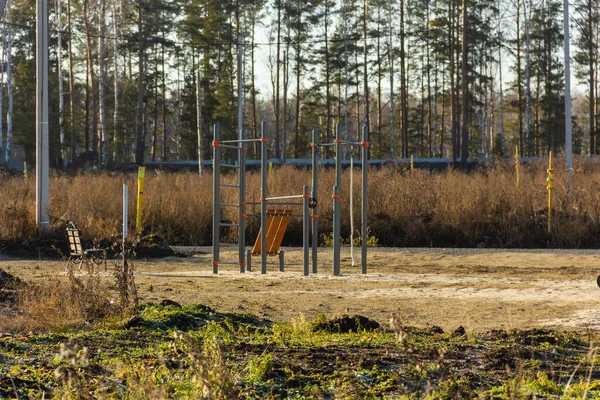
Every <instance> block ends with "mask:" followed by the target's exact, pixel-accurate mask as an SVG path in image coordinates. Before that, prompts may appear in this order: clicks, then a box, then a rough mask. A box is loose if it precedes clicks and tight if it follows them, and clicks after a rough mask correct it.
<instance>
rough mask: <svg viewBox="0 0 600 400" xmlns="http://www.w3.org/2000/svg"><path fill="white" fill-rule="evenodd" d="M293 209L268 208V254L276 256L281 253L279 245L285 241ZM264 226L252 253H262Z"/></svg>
mask: <svg viewBox="0 0 600 400" xmlns="http://www.w3.org/2000/svg"><path fill="white" fill-rule="evenodd" d="M291 215H292V210H267V255H268V256H275V255H277V254H278V253H279V247H281V242H282V241H283V235H284V234H285V230H286V229H287V226H288V224H289V222H290V216H291ZM261 236H262V228H261V230H260V231H259V232H258V237H257V238H256V242H255V243H254V247H253V248H252V255H253V256H258V255H260V245H261V240H260V238H261Z"/></svg>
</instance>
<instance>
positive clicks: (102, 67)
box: [59, 0, 108, 167]
mask: <svg viewBox="0 0 600 400" xmlns="http://www.w3.org/2000/svg"><path fill="white" fill-rule="evenodd" d="M59 1H60V0H59ZM99 1H100V15H99V19H98V23H99V28H100V35H99V36H100V37H99V38H98V68H99V74H100V83H99V85H98V87H99V89H100V90H99V93H98V98H99V100H100V105H99V113H100V129H101V130H102V131H101V133H100V164H101V166H103V167H106V164H107V161H108V152H107V146H106V144H107V143H106V142H107V140H108V139H107V131H108V129H107V124H106V107H105V86H106V63H105V62H104V58H105V55H104V36H105V30H106V29H105V28H106V23H105V22H106V21H105V18H106V0H99Z"/></svg>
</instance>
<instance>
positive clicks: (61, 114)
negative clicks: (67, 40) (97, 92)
mask: <svg viewBox="0 0 600 400" xmlns="http://www.w3.org/2000/svg"><path fill="white" fill-rule="evenodd" d="M56 22H57V25H58V32H57V42H58V46H57V49H56V64H57V65H56V69H57V70H58V129H59V137H60V154H61V162H62V167H63V168H66V167H67V144H66V143H65V122H64V121H65V99H64V89H63V69H62V29H63V27H62V0H57V16H56Z"/></svg>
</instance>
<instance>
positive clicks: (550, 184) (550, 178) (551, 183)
mask: <svg viewBox="0 0 600 400" xmlns="http://www.w3.org/2000/svg"><path fill="white" fill-rule="evenodd" d="M546 180H547V181H548V233H552V191H553V190H554V168H552V152H550V157H549V162H548V178H547V179H546Z"/></svg>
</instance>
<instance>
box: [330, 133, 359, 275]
mask: <svg viewBox="0 0 600 400" xmlns="http://www.w3.org/2000/svg"><path fill="white" fill-rule="evenodd" d="M332 145H333V146H334V148H335V186H334V187H333V195H332V198H333V274H334V275H339V274H340V261H341V243H340V242H341V240H340V231H341V226H342V219H341V193H340V192H341V183H342V159H341V157H342V146H361V147H362V154H361V168H362V194H361V197H362V201H361V203H362V204H361V228H360V234H361V273H363V274H366V273H367V160H368V159H369V129H368V127H367V126H366V125H364V126H363V132H362V141H361V142H351V141H347V140H342V138H341V124H339V123H338V124H337V125H336V129H335V141H334V143H327V144H322V145H321V146H332ZM350 195H351V196H352V192H350ZM350 212H352V210H350Z"/></svg>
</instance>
